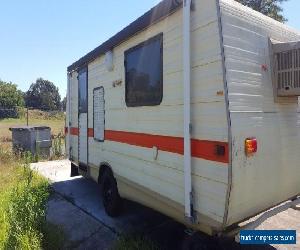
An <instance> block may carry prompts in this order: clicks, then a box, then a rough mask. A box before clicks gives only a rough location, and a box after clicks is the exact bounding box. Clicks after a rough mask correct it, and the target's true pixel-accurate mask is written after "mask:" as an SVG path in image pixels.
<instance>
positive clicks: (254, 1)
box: [235, 0, 288, 23]
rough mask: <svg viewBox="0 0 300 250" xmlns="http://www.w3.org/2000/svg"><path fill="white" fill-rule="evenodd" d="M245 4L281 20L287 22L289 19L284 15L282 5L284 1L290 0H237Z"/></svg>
mask: <svg viewBox="0 0 300 250" xmlns="http://www.w3.org/2000/svg"><path fill="white" fill-rule="evenodd" d="M235 1H237V2H239V3H241V4H243V5H246V6H248V7H250V8H252V9H254V10H256V11H259V12H261V13H263V14H264V15H266V16H268V17H271V18H273V19H275V20H277V21H279V22H282V23H284V22H286V21H287V19H286V18H285V17H284V16H283V13H282V12H283V9H282V7H281V6H280V4H281V3H282V2H285V1H288V0H235Z"/></svg>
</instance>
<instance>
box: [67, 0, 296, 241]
mask: <svg viewBox="0 0 300 250" xmlns="http://www.w3.org/2000/svg"><path fill="white" fill-rule="evenodd" d="M299 41H300V32H298V31H295V30H292V29H291V28H289V27H287V26H285V25H284V24H281V23H279V22H277V21H274V20H273V19H271V18H268V17H266V16H264V15H262V14H260V13H258V12H255V11H253V10H251V9H249V8H247V7H245V6H242V5H241V4H239V3H237V2H235V1H232V0H194V1H191V0H184V2H182V1H181V0H163V1H162V2H160V3H159V4H158V5H157V6H155V7H154V8H152V9H151V10H150V11H148V12H146V13H145V14H144V15H142V16H141V17H140V18H138V19H137V20H135V21H134V22H133V23H131V24H129V25H128V26H127V27H125V28H124V29H123V30H121V31H120V32H119V33H117V34H116V35H115V36H113V37H112V38H110V39H109V40H108V41H106V42H104V43H103V44H102V45H100V46H99V47H97V48H96V49H94V50H93V51H91V52H90V53H88V54H87V55H85V56H84V57H82V58H81V59H79V60H78V61H76V62H74V63H73V64H72V65H71V66H69V67H68V104H67V126H66V133H67V139H66V147H67V152H68V154H69V159H70V160H71V161H72V172H73V173H75V172H76V171H77V170H79V173H80V174H82V175H83V176H86V177H89V178H92V179H93V180H94V181H96V182H98V183H99V184H100V185H101V186H102V192H103V202H104V207H105V209H106V211H107V213H108V214H109V215H111V216H116V215H117V214H118V213H119V212H120V202H121V198H126V199H130V200H133V201H136V202H139V203H141V204H144V205H146V206H148V207H151V208H153V209H155V210H157V211H159V212H161V213H164V214H166V215H168V216H170V217H172V218H174V219H176V220H178V221H180V222H183V223H185V224H187V225H188V226H190V227H192V228H194V229H197V230H200V231H203V232H205V233H207V234H210V235H214V234H219V233H224V232H226V231H228V229H229V228H230V229H232V228H236V227H237V225H238V223H239V222H242V221H245V220H246V219H248V218H250V217H253V216H254V215H257V214H259V213H261V212H264V211H266V210H268V209H270V208H272V207H274V206H276V205H278V204H280V203H281V202H283V201H287V200H294V201H292V202H290V203H289V204H290V205H289V206H292V205H295V204H296V203H297V202H299V199H297V196H298V195H299V194H300V154H299V152H300V113H299V105H298V95H300V42H299ZM289 206H288V207H289Z"/></svg>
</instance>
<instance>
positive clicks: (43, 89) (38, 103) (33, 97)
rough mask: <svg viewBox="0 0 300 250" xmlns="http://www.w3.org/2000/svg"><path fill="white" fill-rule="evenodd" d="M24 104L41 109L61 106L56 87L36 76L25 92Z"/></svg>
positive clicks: (52, 108)
mask: <svg viewBox="0 0 300 250" xmlns="http://www.w3.org/2000/svg"><path fill="white" fill-rule="evenodd" d="M25 102H26V106H27V107H30V108H36V109H41V110H50V111H52V110H59V109H60V108H61V102H60V94H59V91H58V88H57V87H56V86H55V85H54V84H53V83H52V82H50V81H48V80H44V79H43V78H38V79H37V80H36V82H35V83H32V84H31V86H30V88H29V90H28V91H27V92H26V94H25Z"/></svg>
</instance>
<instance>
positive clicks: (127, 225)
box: [48, 177, 274, 250]
mask: <svg viewBox="0 0 300 250" xmlns="http://www.w3.org/2000/svg"><path fill="white" fill-rule="evenodd" d="M53 189H54V191H55V192H56V193H57V195H58V196H59V197H60V199H63V200H64V202H65V203H69V204H70V205H72V206H73V207H76V209H77V210H78V209H79V210H80V213H82V216H86V217H88V218H90V220H91V221H89V222H88V219H86V218H84V219H83V220H84V221H85V222H84V223H85V224H87V225H83V224H80V222H76V219H78V218H79V217H80V216H78V215H76V214H74V215H73V217H74V218H72V219H70V223H71V224H70V225H69V227H67V228H65V229H66V230H67V231H71V232H70V233H69V234H70V235H69V238H71V239H72V242H73V243H72V244H73V245H72V244H71V245H70V247H75V246H76V247H77V248H78V249H108V248H111V245H112V244H113V242H114V241H115V240H116V238H117V236H118V235H122V234H124V235H130V234H132V235H139V236H144V237H146V238H148V239H150V240H152V241H154V242H155V243H156V244H157V245H158V246H159V247H160V248H161V249H172V250H176V249H182V246H183V244H184V243H186V242H189V243H191V242H192V245H193V247H192V249H259V250H263V249H274V248H273V247H272V246H269V245H267V246H262V247H259V246H241V245H239V244H237V243H235V242H234V241H232V240H227V239H221V238H215V239H212V240H210V241H208V240H207V239H206V238H203V237H197V236H196V237H193V238H191V237H190V236H188V235H187V234H186V233H185V230H186V228H185V226H184V225H182V224H180V223H177V222H175V221H174V220H172V219H170V218H168V217H166V216H164V215H162V214H160V213H158V212H156V211H154V210H152V209H149V208H146V207H144V206H141V205H139V204H136V203H134V202H130V201H127V200H125V201H124V204H123V211H122V214H121V215H120V216H119V217H117V218H110V217H108V216H107V215H106V214H105V211H104V208H103V205H102V201H101V196H100V190H99V186H98V185H97V184H96V183H95V182H94V181H92V180H88V179H85V178H82V177H75V178H69V179H67V180H64V181H58V182H54V183H53ZM65 203H64V204H61V208H59V207H60V206H57V207H55V205H54V204H52V210H53V211H49V209H48V217H49V218H50V220H52V221H54V222H56V223H59V220H60V218H58V217H59V216H58V211H60V210H59V209H65V207H66V204H65ZM56 204H57V203H56ZM74 213H75V212H74ZM76 213H77V214H78V212H76ZM61 214H64V211H63V213H61ZM68 217H69V216H68ZM74 221H75V222H74ZM74 223H75V226H74ZM97 223H98V224H99V225H98V226H97ZM76 226H77V227H79V228H84V230H83V231H84V233H86V234H87V235H86V236H84V237H80V236H79V235H78V231H76ZM77 238H78V239H77ZM105 238H107V240H105ZM79 239H80V240H79ZM98 241H101V242H100V243H101V244H100V243H99V242H98ZM99 246H102V247H99ZM204 246H205V247H204ZM98 247H99V248H98ZM203 247H204V248H203Z"/></svg>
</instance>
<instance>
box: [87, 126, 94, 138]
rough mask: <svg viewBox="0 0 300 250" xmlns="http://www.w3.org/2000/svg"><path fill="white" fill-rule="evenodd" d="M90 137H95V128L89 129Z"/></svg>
mask: <svg viewBox="0 0 300 250" xmlns="http://www.w3.org/2000/svg"><path fill="white" fill-rule="evenodd" d="M88 137H94V129H93V128H89V129H88Z"/></svg>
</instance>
